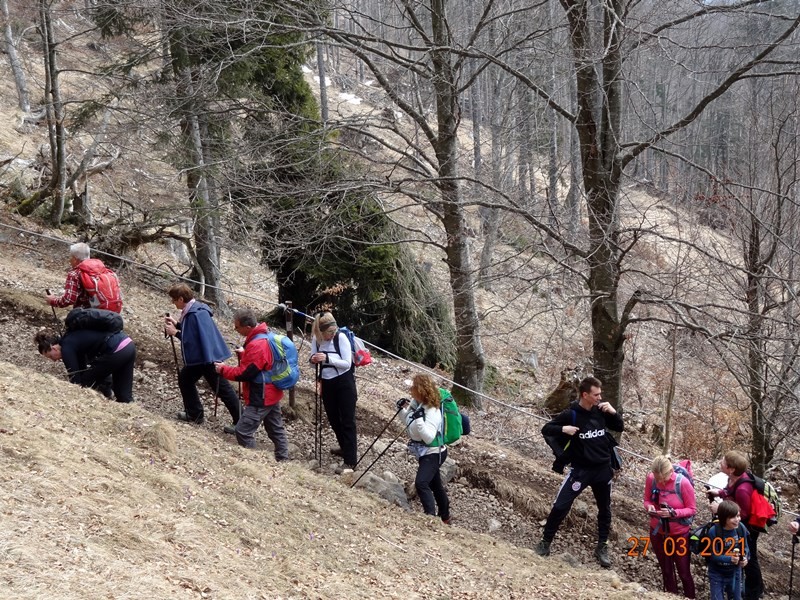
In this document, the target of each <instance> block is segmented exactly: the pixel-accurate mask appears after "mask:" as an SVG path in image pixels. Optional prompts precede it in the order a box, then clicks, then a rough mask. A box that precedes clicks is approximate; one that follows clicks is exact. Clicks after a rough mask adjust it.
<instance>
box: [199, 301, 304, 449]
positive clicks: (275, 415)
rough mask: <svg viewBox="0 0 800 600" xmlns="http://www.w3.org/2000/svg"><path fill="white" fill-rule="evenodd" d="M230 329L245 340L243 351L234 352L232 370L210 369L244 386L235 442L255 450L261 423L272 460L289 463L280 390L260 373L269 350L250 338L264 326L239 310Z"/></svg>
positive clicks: (262, 341) (269, 360)
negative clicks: (236, 360)
mask: <svg viewBox="0 0 800 600" xmlns="http://www.w3.org/2000/svg"><path fill="white" fill-rule="evenodd" d="M233 328H234V329H235V330H236V331H237V333H239V335H243V336H244V337H245V340H244V344H243V346H244V348H242V349H237V350H236V352H237V353H238V354H239V364H238V365H237V366H235V367H233V366H228V365H225V364H223V363H221V362H216V363H214V369H215V370H216V371H217V373H219V374H220V375H222V376H223V377H224V378H225V379H229V380H231V381H241V382H243V383H244V385H243V389H242V400H243V402H244V412H243V413H242V415H241V417H239V421H238V423H236V428H235V433H236V441H237V442H239V445H240V446H244V447H245V448H255V447H256V439H255V434H256V432H257V431H258V427H259V425H261V423H262V422H263V423H264V429H265V430H266V432H267V436H268V437H269V439H270V440H271V441H272V443H273V444H274V445H275V460H276V461H278V462H281V461H284V460H289V442H288V441H287V440H286V428H285V427H284V425H283V414H282V413H281V398H283V390H279V389H278V388H276V387H275V386H274V385H272V383H267V382H265V381H264V376H265V375H264V372H265V371H269V370H270V369H271V368H272V364H273V356H272V350H271V349H270V345H269V340H268V339H267V338H265V337H264V338H259V339H254V338H256V337H257V336H259V335H262V334H266V333H267V331H268V329H267V324H266V323H259V322H258V321H257V320H256V316H255V314H254V313H253V311H252V310H250V309H247V308H242V309H239V310H237V311H236V312H234V313H233Z"/></svg>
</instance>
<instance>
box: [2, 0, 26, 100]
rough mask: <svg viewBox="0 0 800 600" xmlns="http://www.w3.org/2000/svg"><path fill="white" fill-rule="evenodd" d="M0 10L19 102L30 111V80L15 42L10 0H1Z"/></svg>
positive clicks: (7, 53) (7, 52)
mask: <svg viewBox="0 0 800 600" xmlns="http://www.w3.org/2000/svg"><path fill="white" fill-rule="evenodd" d="M0 11H2V13H3V37H4V38H5V48H6V55H7V56H8V63H9V65H10V66H11V72H12V73H13V74H14V84H15V85H16V86H17V102H18V105H19V108H20V110H21V111H22V112H24V113H29V112H31V100H30V92H29V91H28V80H27V78H26V77H25V71H24V70H23V69H22V63H21V62H20V60H19V56H18V55H17V45H16V44H15V43H14V35H13V32H12V31H11V17H10V15H9V12H8V0H0Z"/></svg>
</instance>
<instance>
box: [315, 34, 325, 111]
mask: <svg viewBox="0 0 800 600" xmlns="http://www.w3.org/2000/svg"><path fill="white" fill-rule="evenodd" d="M315 47H316V49H317V74H318V75H319V109H320V115H321V117H322V123H323V125H324V124H325V123H327V122H328V89H327V87H326V86H327V85H328V77H327V75H326V73H325V57H324V56H323V52H322V50H323V46H322V43H321V42H317V43H316V44H315Z"/></svg>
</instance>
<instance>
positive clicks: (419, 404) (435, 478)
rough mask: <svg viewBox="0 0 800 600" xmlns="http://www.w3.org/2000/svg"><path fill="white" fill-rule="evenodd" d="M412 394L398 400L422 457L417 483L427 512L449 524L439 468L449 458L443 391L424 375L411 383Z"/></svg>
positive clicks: (416, 451) (414, 449) (410, 447)
mask: <svg viewBox="0 0 800 600" xmlns="http://www.w3.org/2000/svg"><path fill="white" fill-rule="evenodd" d="M411 397H412V398H413V401H409V400H408V398H401V399H400V400H398V401H397V408H398V409H400V419H401V421H403V422H405V423H406V428H407V430H408V437H409V438H411V441H410V442H409V443H408V451H409V452H410V453H411V454H413V455H414V456H416V457H417V459H418V460H419V467H418V468H417V476H416V478H415V479H414V486H415V487H416V488H417V495H418V496H419V500H420V502H422V509H423V510H424V511H425V514H426V515H431V516H437V515H438V516H439V518H440V519H441V520H442V522H443V523H446V524H449V523H450V500H449V499H448V498H447V490H445V487H444V483H443V482H442V476H441V474H440V473H439V467H440V466H441V465H442V463H443V462H444V461H446V460H447V446H445V445H444V443H443V441H442V434H441V431H442V411H441V408H440V407H441V394H440V393H439V388H438V387H436V384H435V383H434V382H433V379H431V377H430V376H428V375H421V374H420V375H415V376H414V379H413V381H412V383H411Z"/></svg>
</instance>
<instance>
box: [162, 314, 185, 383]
mask: <svg viewBox="0 0 800 600" xmlns="http://www.w3.org/2000/svg"><path fill="white" fill-rule="evenodd" d="M164 316H165V317H168V316H169V313H168V312H166V313H164ZM166 338H169V341H170V342H172V358H174V359H175V377H177V378H178V383H179V384H180V378H181V369H180V367H179V366H178V351H177V350H176V348H175V336H174V335H170V334H168V333H167V330H166V328H164V339H166Z"/></svg>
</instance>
